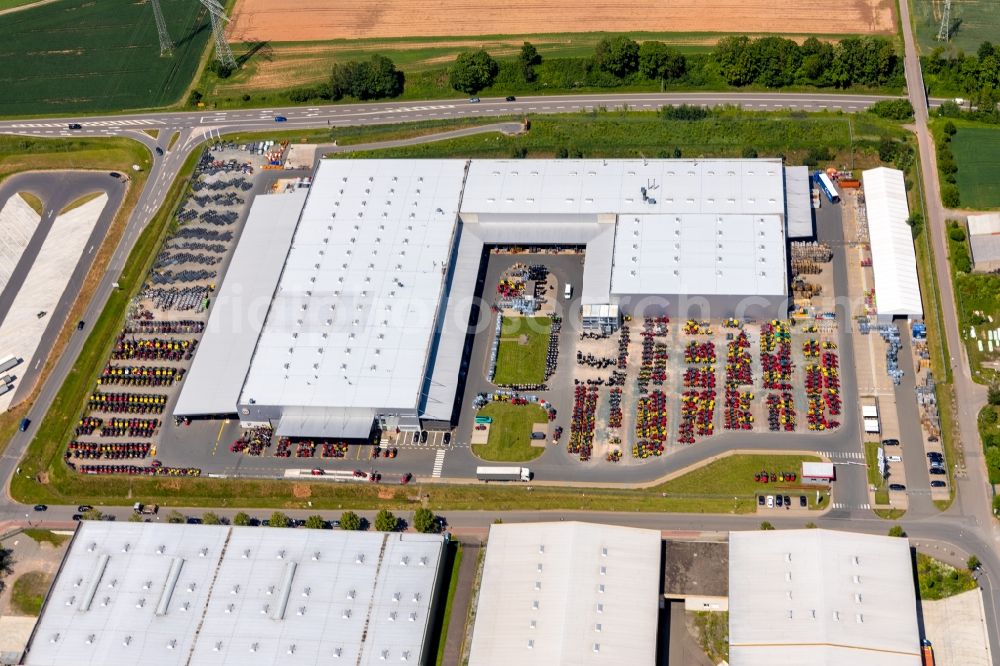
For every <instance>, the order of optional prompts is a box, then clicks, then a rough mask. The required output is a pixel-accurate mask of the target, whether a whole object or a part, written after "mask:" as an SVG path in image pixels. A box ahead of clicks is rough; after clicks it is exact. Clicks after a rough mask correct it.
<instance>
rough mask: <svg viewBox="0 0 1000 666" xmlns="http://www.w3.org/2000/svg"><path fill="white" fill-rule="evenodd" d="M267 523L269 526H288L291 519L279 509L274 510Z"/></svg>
mask: <svg viewBox="0 0 1000 666" xmlns="http://www.w3.org/2000/svg"><path fill="white" fill-rule="evenodd" d="M267 524H268V525H270V526H271V527H288V526H289V525H291V520H290V519H289V518H288V516H287V515H285V514H284V513H282V512H281V511H275V512H274V513H272V514H271V518H270V520H269V521H268V523H267Z"/></svg>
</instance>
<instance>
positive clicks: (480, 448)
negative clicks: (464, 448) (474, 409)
mask: <svg viewBox="0 0 1000 666" xmlns="http://www.w3.org/2000/svg"><path fill="white" fill-rule="evenodd" d="M479 416H490V417H492V418H493V423H492V424H491V425H490V438H489V441H488V442H487V443H486V444H473V446H472V452H473V453H475V454H476V455H477V456H479V457H480V458H482V459H484V460H490V461H492V462H525V461H528V460H534V459H535V458H537V457H538V456H540V455H542V453H544V452H545V447H544V446H532V445H531V430H532V424H535V423H548V420H549V419H548V416H547V415H546V413H545V410H544V409H542V408H541V407H540V406H538V405H512V404H510V403H509V402H493V403H490V404H488V405H486V406H485V407H484V408H482V409H481V410H479Z"/></svg>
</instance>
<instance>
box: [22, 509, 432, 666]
mask: <svg viewBox="0 0 1000 666" xmlns="http://www.w3.org/2000/svg"><path fill="white" fill-rule="evenodd" d="M443 553H444V539H443V537H440V536H434V535H422V534H396V533H391V534H390V533H380V532H374V533H368V532H341V531H331V530H303V529H300V530H292V529H278V528H263V527H231V526H209V525H171V524H154V523H114V522H84V523H81V524H80V526H79V528H78V530H77V533H76V535H75V536H74V537H73V541H72V543H71V545H70V547H69V550H68V552H67V554H66V557H65V559H64V560H63V563H62V567H61V569H60V570H59V572H58V574H57V576H56V579H55V581H54V583H53V585H52V589H51V591H50V592H49V595H48V597H47V599H46V602H45V605H44V607H43V609H42V613H41V617H40V618H39V620H38V624H37V625H36V627H35V631H34V634H33V635H32V638H31V641H30V643H29V645H28V649H27V652H26V656H25V658H24V661H23V663H24V664H26V665H27V666H132V665H133V664H143V666H181V665H186V664H192V665H198V666H202V665H206V666H207V665H212V666H216V665H217V666H271V665H273V664H282V666H293V665H295V664H303V665H309V666H313V665H316V664H336V663H344V664H352V665H353V664H383V663H386V662H388V661H391V662H393V663H412V664H424V663H427V660H428V658H429V657H428V655H427V648H428V640H427V639H428V632H429V631H430V630H431V627H432V625H433V621H432V620H433V614H434V611H435V603H436V600H437V598H438V585H439V582H440V579H441V576H442V572H443Z"/></svg>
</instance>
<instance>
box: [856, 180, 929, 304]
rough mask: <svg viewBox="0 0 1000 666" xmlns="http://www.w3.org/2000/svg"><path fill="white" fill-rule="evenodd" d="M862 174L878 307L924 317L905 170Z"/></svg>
mask: <svg viewBox="0 0 1000 666" xmlns="http://www.w3.org/2000/svg"><path fill="white" fill-rule="evenodd" d="M861 177H862V180H863V181H864V187H865V207H866V209H867V211H868V237H869V240H870V243H871V249H872V270H873V271H874V273H875V308H876V310H877V311H878V314H879V315H881V316H897V315H898V316H913V317H923V314H924V308H923V304H922V303H921V301H920V283H919V282H918V281H917V257H916V254H915V252H914V250H913V235H912V230H911V229H910V225H909V224H907V223H906V220H907V219H908V218H909V216H910V211H909V207H908V205H907V203H906V184H905V183H904V181H903V172H902V171H899V170H898V169H889V168H886V167H878V168H877V169H868V170H867V171H864V172H862V174H861Z"/></svg>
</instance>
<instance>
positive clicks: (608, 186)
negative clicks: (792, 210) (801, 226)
mask: <svg viewBox="0 0 1000 666" xmlns="http://www.w3.org/2000/svg"><path fill="white" fill-rule="evenodd" d="M643 187H645V188H646V190H647V195H648V196H649V197H650V198H652V199H655V203H653V202H652V201H651V200H649V199H647V200H644V199H643V196H642V191H641V188H643ZM462 212H463V213H465V212H471V213H478V214H483V215H486V214H510V213H517V214H522V215H530V214H536V215H556V214H563V215H565V214H581V213H588V214H600V213H618V214H626V213H629V214H635V213H649V214H667V213H716V214H730V215H733V214H744V215H784V213H785V194H784V174H783V171H782V163H781V160H777V159H754V160H735V159H697V160H688V159H684V160H659V159H656V160H643V159H608V160H473V161H472V162H471V165H470V167H469V178H468V180H467V182H466V185H465V193H464V195H463V197H462Z"/></svg>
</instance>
